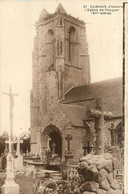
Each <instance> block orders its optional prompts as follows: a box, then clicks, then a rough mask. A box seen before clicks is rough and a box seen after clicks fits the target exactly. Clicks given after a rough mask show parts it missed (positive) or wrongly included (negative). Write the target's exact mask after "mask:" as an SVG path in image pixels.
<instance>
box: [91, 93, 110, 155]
mask: <svg viewBox="0 0 128 194" xmlns="http://www.w3.org/2000/svg"><path fill="white" fill-rule="evenodd" d="M88 114H89V117H91V118H94V119H95V128H96V133H97V139H96V154H98V155H101V154H103V153H104V118H111V117H112V113H111V112H105V111H104V107H103V99H102V98H100V97H99V98H98V99H97V101H96V109H95V110H89V111H88Z"/></svg>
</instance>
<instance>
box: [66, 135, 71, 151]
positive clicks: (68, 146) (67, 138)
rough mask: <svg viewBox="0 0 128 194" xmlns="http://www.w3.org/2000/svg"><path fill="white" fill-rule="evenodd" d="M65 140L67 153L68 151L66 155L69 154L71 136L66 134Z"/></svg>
mask: <svg viewBox="0 0 128 194" xmlns="http://www.w3.org/2000/svg"><path fill="white" fill-rule="evenodd" d="M65 140H67V151H68V153H70V141H71V140H72V136H71V135H70V134H68V135H67V136H66V137H65Z"/></svg>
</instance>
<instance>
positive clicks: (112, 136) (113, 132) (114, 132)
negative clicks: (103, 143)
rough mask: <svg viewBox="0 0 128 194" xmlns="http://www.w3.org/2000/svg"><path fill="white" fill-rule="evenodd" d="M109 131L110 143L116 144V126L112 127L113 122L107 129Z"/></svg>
mask: <svg viewBox="0 0 128 194" xmlns="http://www.w3.org/2000/svg"><path fill="white" fill-rule="evenodd" d="M108 130H109V131H111V145H112V146H115V145H117V128H114V124H113V123H112V124H111V128H109V129H108Z"/></svg>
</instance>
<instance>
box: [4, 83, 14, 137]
mask: <svg viewBox="0 0 128 194" xmlns="http://www.w3.org/2000/svg"><path fill="white" fill-rule="evenodd" d="M3 94H5V95H8V96H9V98H10V139H11V140H13V107H14V97H15V96H18V94H13V93H12V88H11V86H10V90H9V93H6V92H4V93H3Z"/></svg>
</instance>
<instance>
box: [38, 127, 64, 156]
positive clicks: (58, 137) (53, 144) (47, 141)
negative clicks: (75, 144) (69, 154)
mask: <svg viewBox="0 0 128 194" xmlns="http://www.w3.org/2000/svg"><path fill="white" fill-rule="evenodd" d="M42 135H43V139H42V144H43V145H42V147H47V148H49V149H50V150H51V151H52V153H53V154H58V156H60V157H61V156H62V134H61V131H60V130H59V129H58V128H57V127H56V126H54V125H51V124H50V125H48V126H47V127H46V128H45V129H44V131H43V134H42Z"/></svg>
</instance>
